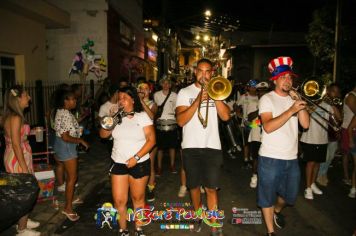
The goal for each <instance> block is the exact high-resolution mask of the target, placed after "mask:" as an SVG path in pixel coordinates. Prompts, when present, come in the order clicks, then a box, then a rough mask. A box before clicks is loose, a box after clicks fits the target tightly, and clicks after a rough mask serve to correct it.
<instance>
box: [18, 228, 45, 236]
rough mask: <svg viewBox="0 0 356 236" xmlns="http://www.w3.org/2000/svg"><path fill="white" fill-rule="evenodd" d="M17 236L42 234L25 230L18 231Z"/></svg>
mask: <svg viewBox="0 0 356 236" xmlns="http://www.w3.org/2000/svg"><path fill="white" fill-rule="evenodd" d="M16 235H17V236H40V235H41V232H38V231H36V230H33V229H28V228H26V229H23V230H18V231H17V234H16Z"/></svg>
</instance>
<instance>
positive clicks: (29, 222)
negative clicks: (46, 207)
mask: <svg viewBox="0 0 356 236" xmlns="http://www.w3.org/2000/svg"><path fill="white" fill-rule="evenodd" d="M38 226H40V222H38V221H34V220H31V219H30V218H28V219H27V228H28V229H35V228H37V227H38Z"/></svg>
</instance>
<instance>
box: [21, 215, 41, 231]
mask: <svg viewBox="0 0 356 236" xmlns="http://www.w3.org/2000/svg"><path fill="white" fill-rule="evenodd" d="M38 226H40V222H38V221H34V220H31V219H30V218H28V219H27V225H26V228H27V229H34V228H37V227H38ZM18 227H19V226H18V225H16V230H17V231H18Z"/></svg>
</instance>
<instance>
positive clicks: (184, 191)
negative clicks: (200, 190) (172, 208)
mask: <svg viewBox="0 0 356 236" xmlns="http://www.w3.org/2000/svg"><path fill="white" fill-rule="evenodd" d="M186 194H187V187H186V186H184V185H182V186H180V188H179V192H178V197H185V195H186Z"/></svg>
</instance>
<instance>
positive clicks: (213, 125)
mask: <svg viewBox="0 0 356 236" xmlns="http://www.w3.org/2000/svg"><path fill="white" fill-rule="evenodd" d="M200 91H201V89H200V88H198V87H196V86H195V84H191V85H189V86H188V87H186V88H183V89H181V90H180V91H179V93H178V97H177V107H179V106H187V107H189V106H190V105H191V104H192V103H193V102H194V100H195V99H196V97H197V96H198V94H199V93H200ZM200 106H201V107H200V113H201V115H202V116H203V117H204V118H205V113H206V101H204V102H202V104H201V105H200ZM182 148H212V149H219V150H220V149H221V143H220V137H219V127H218V114H217V111H216V107H215V103H214V101H212V100H210V101H209V116H208V125H207V127H206V128H205V129H204V128H203V125H202V124H201V123H200V121H199V118H198V109H197V110H196V111H195V113H194V115H193V117H192V118H191V119H190V120H189V121H188V123H187V124H185V125H184V126H183V140H182Z"/></svg>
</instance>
